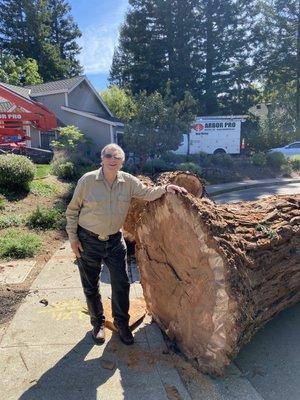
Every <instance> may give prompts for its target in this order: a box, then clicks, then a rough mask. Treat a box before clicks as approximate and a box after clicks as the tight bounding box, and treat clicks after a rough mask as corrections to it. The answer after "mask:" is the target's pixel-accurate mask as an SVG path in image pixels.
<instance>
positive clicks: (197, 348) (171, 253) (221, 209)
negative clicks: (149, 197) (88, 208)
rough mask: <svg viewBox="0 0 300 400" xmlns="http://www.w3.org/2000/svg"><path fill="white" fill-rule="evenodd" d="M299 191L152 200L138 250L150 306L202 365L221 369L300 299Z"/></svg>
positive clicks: (140, 226) (139, 233) (140, 229)
mask: <svg viewBox="0 0 300 400" xmlns="http://www.w3.org/2000/svg"><path fill="white" fill-rule="evenodd" d="M299 206H300V195H293V196H272V197H269V198H266V199H262V200H258V201H254V202H240V203H235V204H223V205H216V204H214V203H213V202H212V201H210V200H208V199H206V198H203V199H196V198H194V197H192V196H182V195H172V194H167V195H165V196H163V197H162V198H160V199H158V200H156V201H155V202H152V203H149V204H148V205H147V207H146V210H145V212H144V213H143V214H142V217H141V219H140V221H139V224H138V227H137V246H136V255H137V261H138V265H139V268H140V273H141V281H142V286H143V291H144V297H145V300H146V303H147V307H148V310H149V311H150V313H151V314H152V316H153V317H154V319H155V320H156V321H157V323H158V324H159V325H160V327H161V328H162V329H163V330H164V331H165V332H166V334H167V335H168V336H169V337H170V338H171V340H175V341H176V343H177V345H178V347H179V348H180V349H181V351H182V352H183V353H184V354H185V355H186V356H187V357H188V358H189V359H191V360H196V361H197V363H198V367H199V369H201V370H202V371H204V372H208V373H211V374H215V375H221V374H223V372H224V368H225V366H226V365H227V364H229V363H230V360H231V359H232V358H233V357H235V356H236V355H237V353H238V352H239V350H240V349H241V347H242V346H243V345H244V344H245V343H247V342H248V341H249V340H250V339H251V337H252V336H253V335H254V334H255V332H256V331H257V330H258V329H260V328H261V327H262V326H263V325H264V324H265V323H266V322H267V321H269V320H270V319H271V318H273V317H274V316H275V315H276V314H278V313H279V312H280V311H282V310H283V309H285V308H287V307H289V306H291V305H293V304H295V303H296V302H297V301H299V300H300V207H299Z"/></svg>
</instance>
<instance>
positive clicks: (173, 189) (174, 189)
mask: <svg viewBox="0 0 300 400" xmlns="http://www.w3.org/2000/svg"><path fill="white" fill-rule="evenodd" d="M167 192H168V193H182V194H188V191H187V190H186V189H185V188H184V187H182V186H177V185H172V184H171V185H167Z"/></svg>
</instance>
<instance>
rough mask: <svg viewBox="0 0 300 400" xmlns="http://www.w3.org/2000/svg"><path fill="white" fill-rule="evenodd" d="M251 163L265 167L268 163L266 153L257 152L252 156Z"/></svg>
mask: <svg viewBox="0 0 300 400" xmlns="http://www.w3.org/2000/svg"><path fill="white" fill-rule="evenodd" d="M251 163H252V164H253V165H256V166H257V167H264V166H265V165H266V164H267V156H266V155H265V153H255V154H253V155H252V156H251Z"/></svg>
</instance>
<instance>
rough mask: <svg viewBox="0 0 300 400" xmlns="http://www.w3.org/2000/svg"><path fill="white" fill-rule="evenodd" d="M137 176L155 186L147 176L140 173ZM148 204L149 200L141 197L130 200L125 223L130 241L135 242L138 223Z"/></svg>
mask: <svg viewBox="0 0 300 400" xmlns="http://www.w3.org/2000/svg"><path fill="white" fill-rule="evenodd" d="M137 178H139V180H140V181H142V182H143V184H144V185H146V186H154V183H153V182H152V180H151V179H150V178H148V177H147V176H142V175H140V176H138V177H137ZM146 204H147V201H145V200H140V199H132V200H131V202H130V207H129V210H128V213H127V216H126V220H125V222H124V225H123V234H124V238H125V239H126V240H127V241H128V242H130V243H135V231H136V224H137V221H138V220H139V218H140V216H141V213H142V212H143V210H144V208H145V206H146Z"/></svg>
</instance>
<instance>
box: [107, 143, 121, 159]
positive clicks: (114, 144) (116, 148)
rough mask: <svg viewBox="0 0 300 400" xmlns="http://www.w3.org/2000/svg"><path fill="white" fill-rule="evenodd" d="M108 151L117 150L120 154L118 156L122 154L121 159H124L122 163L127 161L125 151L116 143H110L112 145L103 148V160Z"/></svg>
mask: <svg viewBox="0 0 300 400" xmlns="http://www.w3.org/2000/svg"><path fill="white" fill-rule="evenodd" d="M108 149H113V150H116V151H117V152H118V154H120V157H122V161H124V160H125V153H124V150H123V149H122V147H120V146H119V145H117V144H116V143H110V144H107V145H106V146H105V147H103V149H102V151H101V159H102V158H103V156H104V154H105V153H106V150H108Z"/></svg>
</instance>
